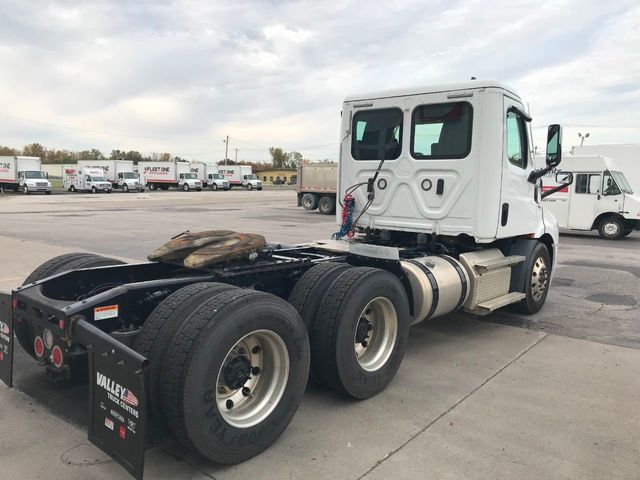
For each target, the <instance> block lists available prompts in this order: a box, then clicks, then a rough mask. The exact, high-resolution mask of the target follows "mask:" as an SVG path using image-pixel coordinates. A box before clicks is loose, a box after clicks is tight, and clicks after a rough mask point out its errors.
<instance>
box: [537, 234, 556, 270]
mask: <svg viewBox="0 0 640 480" xmlns="http://www.w3.org/2000/svg"><path fill="white" fill-rule="evenodd" d="M540 241H541V242H542V243H543V244H544V246H545V247H547V250H548V251H549V258H550V259H551V265H553V237H552V236H551V235H549V234H548V233H545V234H544V235H542V236H541V237H540Z"/></svg>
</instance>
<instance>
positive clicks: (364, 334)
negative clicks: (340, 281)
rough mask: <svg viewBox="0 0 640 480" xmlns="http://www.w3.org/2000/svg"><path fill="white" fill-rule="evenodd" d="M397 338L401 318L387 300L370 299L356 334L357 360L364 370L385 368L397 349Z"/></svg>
mask: <svg viewBox="0 0 640 480" xmlns="http://www.w3.org/2000/svg"><path fill="white" fill-rule="evenodd" d="M397 337H398V315H397V313H396V309H395V307H394V306H393V304H392V303H391V301H390V300H389V299H388V298H386V297H377V298H374V299H373V300H371V301H370V302H369V303H368V304H367V305H366V306H365V307H364V309H363V310H362V313H361V314H360V318H359V320H358V325H357V326H356V329H355V332H354V338H353V342H354V350H355V354H356V359H357V360H358V363H359V364H360V367H362V369H363V370H366V371H369V372H374V371H376V370H379V369H380V368H382V367H383V366H384V365H385V364H386V363H387V361H388V360H389V357H391V354H392V353H393V349H394V347H395V343H396V339H397Z"/></svg>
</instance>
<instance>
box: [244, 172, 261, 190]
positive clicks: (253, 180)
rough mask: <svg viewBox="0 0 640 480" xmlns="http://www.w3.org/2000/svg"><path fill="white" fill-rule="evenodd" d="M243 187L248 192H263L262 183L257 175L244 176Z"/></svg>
mask: <svg viewBox="0 0 640 480" xmlns="http://www.w3.org/2000/svg"><path fill="white" fill-rule="evenodd" d="M242 186H243V187H244V188H246V189H247V190H253V189H256V190H262V181H260V180H259V179H258V176H257V175H256V174H255V173H250V174H246V175H242Z"/></svg>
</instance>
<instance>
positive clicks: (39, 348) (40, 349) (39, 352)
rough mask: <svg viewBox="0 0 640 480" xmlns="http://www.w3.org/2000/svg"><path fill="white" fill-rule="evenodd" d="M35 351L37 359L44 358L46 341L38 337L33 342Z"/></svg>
mask: <svg viewBox="0 0 640 480" xmlns="http://www.w3.org/2000/svg"><path fill="white" fill-rule="evenodd" d="M33 349H34V350H35V352H36V357H38V358H42V356H43V355H44V341H43V340H42V337H40V336H38V337H36V338H35V340H34V341H33Z"/></svg>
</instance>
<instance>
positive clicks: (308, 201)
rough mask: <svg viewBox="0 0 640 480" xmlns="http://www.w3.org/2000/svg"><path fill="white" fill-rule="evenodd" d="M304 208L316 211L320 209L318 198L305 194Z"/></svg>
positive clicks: (303, 198)
mask: <svg viewBox="0 0 640 480" xmlns="http://www.w3.org/2000/svg"><path fill="white" fill-rule="evenodd" d="M302 207H303V208H304V209H305V210H315V209H316V208H318V197H316V196H315V194H313V193H305V194H304V195H303V196H302Z"/></svg>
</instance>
